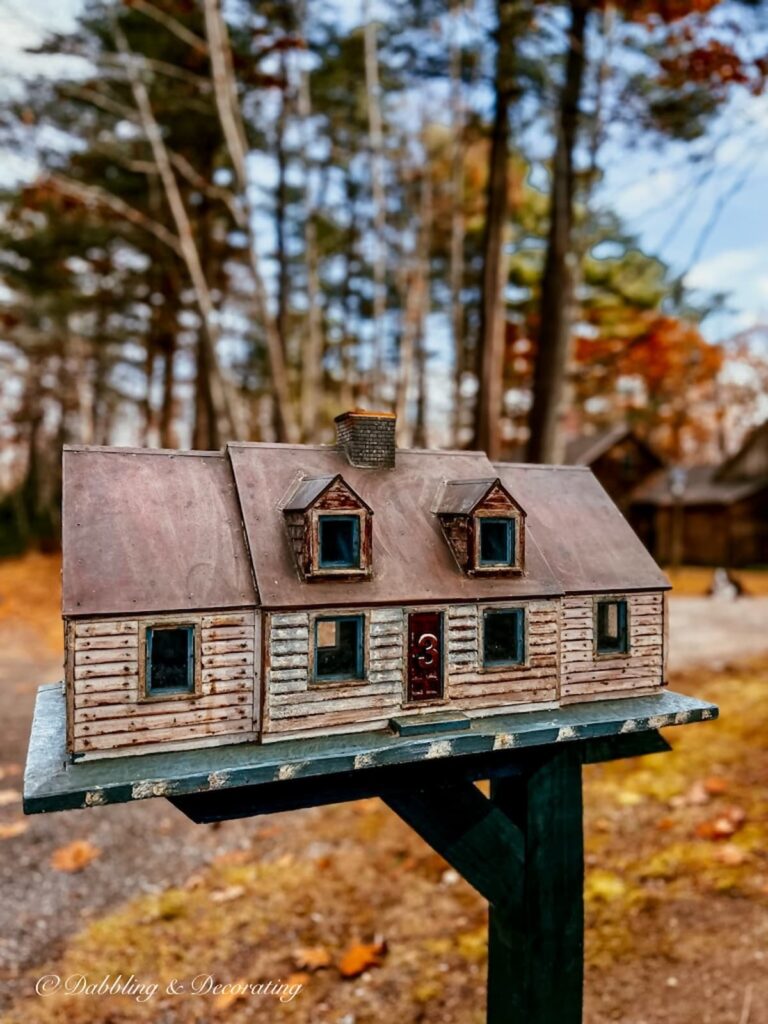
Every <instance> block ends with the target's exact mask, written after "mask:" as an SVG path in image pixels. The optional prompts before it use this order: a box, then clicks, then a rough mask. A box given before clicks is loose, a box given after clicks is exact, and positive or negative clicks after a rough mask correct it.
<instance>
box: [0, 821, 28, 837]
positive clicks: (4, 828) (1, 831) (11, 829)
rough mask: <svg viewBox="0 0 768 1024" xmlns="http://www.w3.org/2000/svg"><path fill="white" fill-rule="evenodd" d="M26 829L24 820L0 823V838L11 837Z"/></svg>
mask: <svg viewBox="0 0 768 1024" xmlns="http://www.w3.org/2000/svg"><path fill="white" fill-rule="evenodd" d="M26 831H27V823H26V821H12V822H11V823H10V824H9V825H0V839H13V837H14V836H20V835H21V833H22V832H26Z"/></svg>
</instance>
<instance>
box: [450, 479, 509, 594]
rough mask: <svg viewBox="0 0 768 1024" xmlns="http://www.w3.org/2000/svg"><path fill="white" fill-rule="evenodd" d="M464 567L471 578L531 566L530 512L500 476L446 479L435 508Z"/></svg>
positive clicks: (498, 574) (460, 563) (496, 574)
mask: <svg viewBox="0 0 768 1024" xmlns="http://www.w3.org/2000/svg"><path fill="white" fill-rule="evenodd" d="M433 511H434V512H435V514H436V515H437V517H438V518H439V520H440V525H441V526H442V528H443V533H444V535H445V539H446V540H447V541H448V544H449V546H450V548H451V551H452V552H453V556H454V558H455V559H456V561H457V563H458V565H459V568H460V569H461V570H462V572H465V573H467V575H468V576H514V575H519V574H521V573H522V572H524V570H525V510H524V509H523V508H522V506H521V505H520V504H519V503H518V502H516V501H515V499H514V498H513V497H512V495H511V494H510V493H509V491H508V490H507V489H506V487H505V486H504V485H503V484H502V482H501V481H500V480H499V478H498V477H496V479H495V480H446V481H445V482H444V483H443V486H442V488H441V490H440V493H439V494H438V498H437V501H436V503H435V507H434V509H433Z"/></svg>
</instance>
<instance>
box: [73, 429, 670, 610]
mask: <svg viewBox="0 0 768 1024" xmlns="http://www.w3.org/2000/svg"><path fill="white" fill-rule="evenodd" d="M339 474H340V475H341V476H342V477H343V479H344V481H345V482H346V483H347V484H348V485H349V486H350V487H352V488H353V489H354V491H355V493H356V494H358V495H359V496H360V497H361V499H362V500H363V501H365V502H366V503H367V504H368V505H369V506H370V507H371V509H372V510H373V511H374V512H375V518H376V523H375V528H374V531H373V575H372V577H371V578H370V579H369V580H361V581H355V582H354V583H347V584H344V585H340V584H338V583H337V582H336V581H317V582H313V583H311V584H308V583H306V582H304V581H303V580H302V579H301V578H300V576H299V574H298V571H297V569H296V564H295V560H294V558H293V555H292V552H291V548H290V543H289V537H288V531H287V530H286V529H285V522H284V519H283V509H284V499H285V495H286V494H290V493H291V489H292V488H293V489H294V491H293V494H292V496H291V498H290V499H289V500H290V501H291V502H299V504H300V503H301V502H303V501H305V500H307V499H310V498H311V496H312V495H313V494H314V495H317V494H319V493H321V492H322V489H324V487H325V486H327V485H328V482H329V481H332V480H333V479H335V478H336V476H337V475H339ZM302 477H304V478H305V479H304V480H302V482H301V483H300V484H299V490H301V492H302V493H301V495H300V497H297V492H296V481H297V480H301V478H302ZM497 477H498V478H499V480H500V481H501V484H502V486H503V487H504V488H505V489H506V490H507V491H508V492H509V494H510V495H511V496H512V498H513V500H514V501H515V502H516V503H519V504H520V506H521V507H522V508H524V509H525V510H526V513H527V526H526V568H525V573H524V574H522V575H521V576H517V577H514V578H509V577H498V578H495V577H492V578H482V579H478V578H472V577H468V576H466V575H464V574H463V573H462V572H461V571H460V570H459V569H458V568H457V566H456V563H455V561H454V558H453V555H452V553H451V551H450V548H449V546H448V544H447V543H446V542H445V538H444V537H443V533H442V529H441V527H440V523H439V519H438V516H437V515H436V514H435V504H436V501H437V500H438V496H439V495H440V493H441V490H442V491H443V492H444V490H445V489H444V485H445V482H446V481H451V482H452V486H451V488H449V490H450V491H451V492H452V493H453V489H454V487H455V489H456V490H455V495H454V498H455V500H454V498H452V499H451V500H452V502H453V504H452V505H451V507H459V508H468V507H470V502H471V500H472V499H473V498H476V497H477V496H478V495H482V494H483V493H485V492H486V491H487V489H488V485H490V484H492V483H493V482H494V481H495V480H496V478H497ZM321 482H322V483H321ZM254 580H255V584H256V585H255V586H254ZM666 586H668V584H667V580H666V577H665V576H664V575H663V573H662V572H661V571H660V570H659V568H658V567H657V566H656V564H655V562H654V561H653V559H652V558H651V556H650V555H649V554H648V553H647V552H646V550H645V548H644V547H643V546H642V544H641V543H640V541H639V540H638V538H637V537H636V536H635V534H634V533H633V532H632V530H631V528H630V527H629V525H628V523H627V522H626V520H625V519H624V517H623V516H622V515H621V513H620V512H619V510H618V509H617V508H616V506H615V505H614V504H613V502H612V501H611V499H610V498H609V497H608V495H607V494H606V493H605V491H604V490H603V488H602V487H601V486H600V484H599V483H598V482H597V480H596V479H595V477H594V476H593V474H592V473H591V471H590V470H588V469H587V468H585V467H558V466H538V465H513V464H504V463H502V464H498V465H497V466H495V467H494V466H493V465H492V464H491V463H490V461H489V460H488V459H487V458H486V456H485V455H484V454H483V453H482V452H444V451H399V452H398V454H397V462H396V466H395V468H394V469H388V470H386V471H382V470H373V469H361V468H357V467H354V466H350V465H349V463H348V462H347V460H346V458H345V457H344V455H343V454H341V453H340V452H338V451H337V450H336V449H335V448H332V447H328V446H312V445H274V444H231V445H229V446H228V448H227V450H226V452H224V453H221V454H219V453H212V452H188V453H184V452H157V451H148V450H136V449H119V448H118V449H114V448H70V449H67V450H66V451H65V454H64V601H63V604H64V614H65V615H73V616H74V615H101V614H130V613H141V612H145V613H146V612H150V613H151V612H166V611H167V612H177V611H184V610H192V609H199V610H205V609H222V610H223V609H227V608H235V607H247V606H255V605H256V604H259V603H260V604H261V605H262V606H263V607H266V608H286V609H287V608H303V607H329V606H330V607H333V606H336V607H365V606H369V605H376V604H401V605H409V604H419V603H433V602H434V603H437V602H441V603H443V602H446V603H447V602H462V601H483V600H494V599H495V600H503V599H514V598H523V597H544V596H556V595H558V594H562V593H564V592H566V593H567V592H591V591H592V592H596V591H601V590H605V591H608V590H618V591H627V590H643V589H659V588H664V587H666Z"/></svg>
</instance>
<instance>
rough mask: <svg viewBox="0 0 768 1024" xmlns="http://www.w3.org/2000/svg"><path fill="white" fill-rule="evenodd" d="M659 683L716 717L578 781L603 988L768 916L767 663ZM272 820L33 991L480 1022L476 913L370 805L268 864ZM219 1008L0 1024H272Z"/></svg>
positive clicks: (93, 937) (292, 840)
mask: <svg viewBox="0 0 768 1024" xmlns="http://www.w3.org/2000/svg"><path fill="white" fill-rule="evenodd" d="M673 685H675V686H676V687H677V688H678V689H692V688H694V686H695V690H696V692H697V693H698V694H700V695H701V696H703V697H707V698H709V699H711V700H713V701H715V702H716V703H718V704H719V705H720V707H721V718H720V719H719V720H718V721H717V722H714V723H708V724H706V725H702V724H698V725H693V726H688V727H684V728H679V729H674V730H670V736H669V738H670V740H671V742H672V743H673V744H674V749H673V751H672V752H671V753H669V754H663V755H652V756H649V757H645V758H637V759H633V760H629V761H624V762H615V763H611V764H606V765H599V766H592V767H590V768H589V769H587V770H586V771H585V805H586V808H587V815H586V850H585V854H586V865H587V872H586V884H585V898H586V919H587V944H586V957H587V964H588V969H589V970H592V971H594V970H598V971H599V972H600V977H601V979H603V980H604V979H605V978H606V977H610V972H611V971H613V970H616V969H619V968H620V967H621V966H622V965H626V964H627V963H629V964H634V965H636V968H637V970H640V969H641V966H642V964H643V963H644V962H645V961H646V960H647V961H648V962H649V963H651V962H654V963H655V962H657V961H658V957H659V956H664V957H666V958H667V959H668V960H669V961H670V962H674V963H678V964H680V963H682V962H685V961H686V960H687V961H691V962H692V963H693V965H694V968H695V969H696V970H704V969H705V966H704V965H702V964H700V963H699V960H701V959H704V960H706V958H708V957H717V955H718V947H719V946H720V945H721V944H722V943H723V942H724V941H727V938H726V937H724V936H722V935H719V934H718V933H717V930H716V929H714V930H713V929H712V928H711V923H710V922H711V916H712V908H713V907H714V908H716V907H717V906H718V901H727V903H728V904H730V905H732V904H733V901H734V900H737V901H738V900H741V901H747V903H748V904H755V903H758V904H765V905H766V907H768V750H766V745H765V736H766V735H768V701H766V699H765V696H766V688H767V687H768V660H763V661H759V662H755V663H753V664H751V665H748V666H745V667H744V668H742V669H741V670H739V671H737V672H735V673H734V672H731V673H730V674H722V673H721V674H712V675H710V676H708V677H705V678H702V674H701V672H700V671H699V672H697V673H696V674H695V675H691V676H681V677H680V678H678V679H676V680H674V681H673ZM729 815H730V817H729ZM285 820H286V819H285V818H278V819H274V821H275V824H272V823H271V822H272V819H267V820H266V821H264V822H256V823H255V828H254V839H253V844H252V846H251V848H250V849H249V850H247V851H244V852H243V853H242V854H235V855H229V856H226V857H224V858H220V859H219V860H215V861H213V862H212V863H211V864H210V865H209V866H208V867H207V868H206V869H205V870H203V871H202V872H200V873H199V874H196V875H195V876H194V877H192V878H190V879H179V883H178V885H177V886H175V887H173V888H170V889H167V890H166V891H164V892H161V893H158V894H152V895H143V896H137V897H136V898H135V899H133V900H130V901H129V902H127V903H126V904H125V905H123V906H122V907H120V908H118V909H117V910H115V911H114V912H113V913H110V914H108V915H107V916H105V917H103V918H101V919H100V920H97V921H93V922H92V923H91V924H88V925H87V926H86V927H84V928H83V930H82V931H80V932H78V933H76V934H74V935H73V936H72V938H71V940H70V941H69V943H68V944H67V947H66V948H65V949H64V950H63V951H62V953H61V955H60V956H58V957H57V958H56V959H55V960H54V961H52V962H51V963H50V964H48V965H46V966H45V968H36V969H35V971H34V972H31V973H32V975H33V976H34V977H37V976H38V975H39V974H41V973H43V970H45V971H46V972H55V973H57V974H59V975H61V976H62V977H64V976H67V975H72V974H86V975H87V976H88V977H89V978H100V977H103V976H104V975H105V974H112V975H116V974H122V975H123V977H127V976H128V975H130V974H134V975H135V976H136V977H137V978H139V979H152V980H154V981H157V982H159V983H160V984H161V987H164V986H165V985H166V984H167V983H168V982H169V981H170V979H171V978H182V979H190V978H192V977H194V976H195V975H196V974H199V973H200V972H201V971H205V972H206V973H211V974H213V975H214V976H215V977H216V978H219V979H221V980H224V981H235V980H238V979H248V980H251V981H253V980H256V979H265V978H273V979H274V978H280V979H282V980H283V981H284V982H285V981H290V980H291V979H293V981H296V980H298V981H299V983H301V984H303V985H304V989H303V991H302V993H301V994H300V996H299V997H297V998H295V999H294V1000H292V1001H291V1002H289V1003H285V1004H280V1007H279V1018H280V1019H286V1020H289V1021H292V1022H300V1024H315V1022H319V1021H326V1020H327V1021H338V1020H344V1019H347V1018H346V1017H345V1014H346V1015H350V1016H349V1019H354V1020H355V1022H356V1024H368V1022H371V1024H372V1022H373V1021H377V1020H380V1019H383V1017H384V1016H386V1017H387V1018H390V1019H399V1020H401V1021H404V1022H405V1021H441V1020H461V1021H462V1024H474V1022H475V1021H477V1022H479V1021H480V1020H482V1007H483V1000H484V971H485V960H486V944H485V934H486V924H485V907H484V905H483V903H482V901H481V900H480V899H479V898H478V897H477V896H476V895H475V894H474V893H473V892H472V891H471V890H470V889H469V888H468V887H467V886H465V884H464V883H463V882H462V881H461V880H459V879H457V878H456V877H455V875H454V873H453V872H451V871H450V870H449V869H448V868H447V865H446V864H445V863H444V862H442V861H441V859H440V858H439V857H437V856H436V855H434V854H433V853H432V852H431V851H430V850H429V849H428V848H427V847H425V846H424V845H423V844H421V843H420V842H419V840H418V839H417V838H416V837H415V836H414V835H413V834H412V833H411V832H409V831H408V829H406V828H405V826H403V825H402V823H401V822H399V821H398V819H396V818H395V817H394V816H393V815H392V814H390V813H389V812H388V811H387V810H386V809H385V808H384V807H383V806H382V805H381V804H379V803H378V802H377V801H373V800H369V801H362V802H360V803H357V804H354V805H348V806H343V807H334V808H328V809H323V810H318V811H311V812H304V817H303V819H302V818H297V817H296V816H290V821H291V823H292V824H293V825H295V826H296V828H295V830H294V831H293V833H290V834H289V833H288V832H286V835H285V842H284V849H283V850H282V852H280V846H281V845H283V844H281V843H280V841H279V836H278V842H277V844H275V843H274V841H272V842H271V845H270V844H268V843H266V839H265V837H267V836H269V835H270V834H273V833H274V830H275V829H277V830H278V832H279V830H280V828H281V827H282V825H281V824H280V823H281V822H285ZM718 821H719V822H720V823H721V826H722V822H723V821H725V822H726V823H727V822H729V821H730V822H731V825H733V826H734V827H733V831H732V834H728V835H724V836H723V837H722V838H721V839H717V840H716V839H713V838H704V836H705V835H707V834H708V829H709V830H710V831H711V828H712V827H713V823H715V824H716V823H717V822H718ZM734 822H736V823H737V824H735V825H734ZM224 827H226V826H224ZM722 827H725V828H726V831H727V829H728V828H730V827H731V826H730V825H726V826H722ZM270 830H271V831H270ZM745 905H746V904H745ZM723 906H725V904H723ZM705 911H706V913H705ZM681 918H682V919H684V921H685V929H684V932H683V934H682V935H681V934H680V931H679V928H678V926H677V925H676V924H675V922H676V921H678V920H679V919H681ZM699 918H701V919H700V920H699ZM377 935H383V936H384V937H385V938H386V939H387V940H388V944H389V945H388V950H389V951H388V953H387V954H386V955H385V956H384V958H383V963H382V965H381V966H380V967H377V968H375V969H373V970H370V971H368V972H367V973H365V974H364V975H363V977H362V978H358V979H355V980H349V979H343V978H342V977H341V975H340V973H339V971H338V969H337V966H334V965H338V963H339V961H340V958H341V957H342V955H343V952H344V950H345V949H346V948H347V947H348V946H349V944H350V943H354V942H365V941H372V939H373V938H374V937H375V936H377ZM318 946H319V947H321V948H322V949H323V950H326V951H327V952H328V954H329V956H328V959H329V960H330V961H331V963H330V966H328V967H326V968H325V969H322V970H317V971H314V972H307V971H304V970H302V969H301V966H300V958H297V955H296V950H298V949H302V948H306V947H310V948H315V947H318ZM634 969H635V968H633V970H634ZM222 1000H223V1001H222ZM222 1000H220V1001H218V1002H217V999H216V997H214V996H210V997H191V996H188V997H185V996H173V997H171V996H167V995H162V994H161V995H158V996H156V997H155V999H153V1000H152V1001H149V1002H144V1003H142V1002H137V1001H136V1000H135V999H132V998H131V997H129V996H105V997H101V998H98V999H94V998H86V997H83V996H66V995H57V996H55V997H51V998H48V999H45V1000H40V999H37V998H34V999H27V1000H23V1001H22V1002H20V1003H19V1004H17V1005H16V1006H15V1007H13V1008H12V1009H11V1011H10V1014H9V1015H8V1017H7V1021H8V1022H9V1024H21V1022H24V1024H26V1022H29V1021H35V1022H40V1024H80V1022H83V1024H85V1022H86V1021H87V1022H88V1024H108V1022H111V1024H122V1022H145V1021H146V1022H148V1021H154V1020H157V1019H161V1018H163V1019H165V1018H164V1017H163V1014H171V1013H172V1016H171V1017H168V1019H170V1020H173V1021H174V1024H186V1022H197V1021H209V1020H214V1021H215V1020H217V1019H222V1018H225V1019H226V1020H228V1021H233V1022H245V1021H248V1022H262V1021H263V1022H266V1021H273V1020H275V1019H278V1010H277V1009H276V1004H275V1002H274V1000H270V999H265V998H261V999H257V998H254V997H248V998H240V999H238V998H231V999H224V998H223V997H222Z"/></svg>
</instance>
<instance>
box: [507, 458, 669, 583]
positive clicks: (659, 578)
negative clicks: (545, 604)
mask: <svg viewBox="0 0 768 1024" xmlns="http://www.w3.org/2000/svg"><path fill="white" fill-rule="evenodd" d="M496 469H497V471H498V473H499V476H500V477H501V482H502V483H503V484H504V486H505V487H506V488H507V490H508V491H509V492H510V494H514V495H515V498H516V499H517V500H518V501H520V503H521V504H522V506H523V508H525V509H526V511H527V513H528V516H527V519H526V531H527V536H528V537H530V536H533V537H535V538H536V540H537V542H538V544H539V546H540V548H541V550H542V551H543V552H544V553H545V555H546V559H547V563H548V564H549V567H550V569H551V570H552V572H553V573H554V574H555V576H556V578H557V579H558V580H559V582H560V584H561V586H562V587H563V589H564V590H565V592H566V593H578V592H600V591H609V590H622V591H631V590H666V589H668V588H669V586H670V584H669V580H668V579H667V577H666V576H665V575H664V573H663V572H662V571H661V569H660V568H659V567H658V565H657V564H656V562H655V561H654V560H653V558H652V556H651V555H650V554H649V553H648V551H647V550H646V548H645V546H644V545H643V543H642V541H641V540H640V538H639V537H638V536H637V534H636V533H635V532H634V530H633V529H632V527H631V526H630V525H629V523H628V522H627V520H626V519H625V518H624V516H623V515H622V514H621V512H620V511H619V509H618V508H617V507H616V505H615V504H614V502H613V501H612V500H611V498H610V497H609V496H608V494H607V493H606V491H605V490H604V488H603V486H602V485H601V484H600V482H599V480H598V479H597V477H596V476H595V475H594V474H593V473H592V471H591V470H590V469H589V468H588V467H586V466H541V465H531V464H528V463H525V464H520V465H512V464H505V463H497V464H496Z"/></svg>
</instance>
